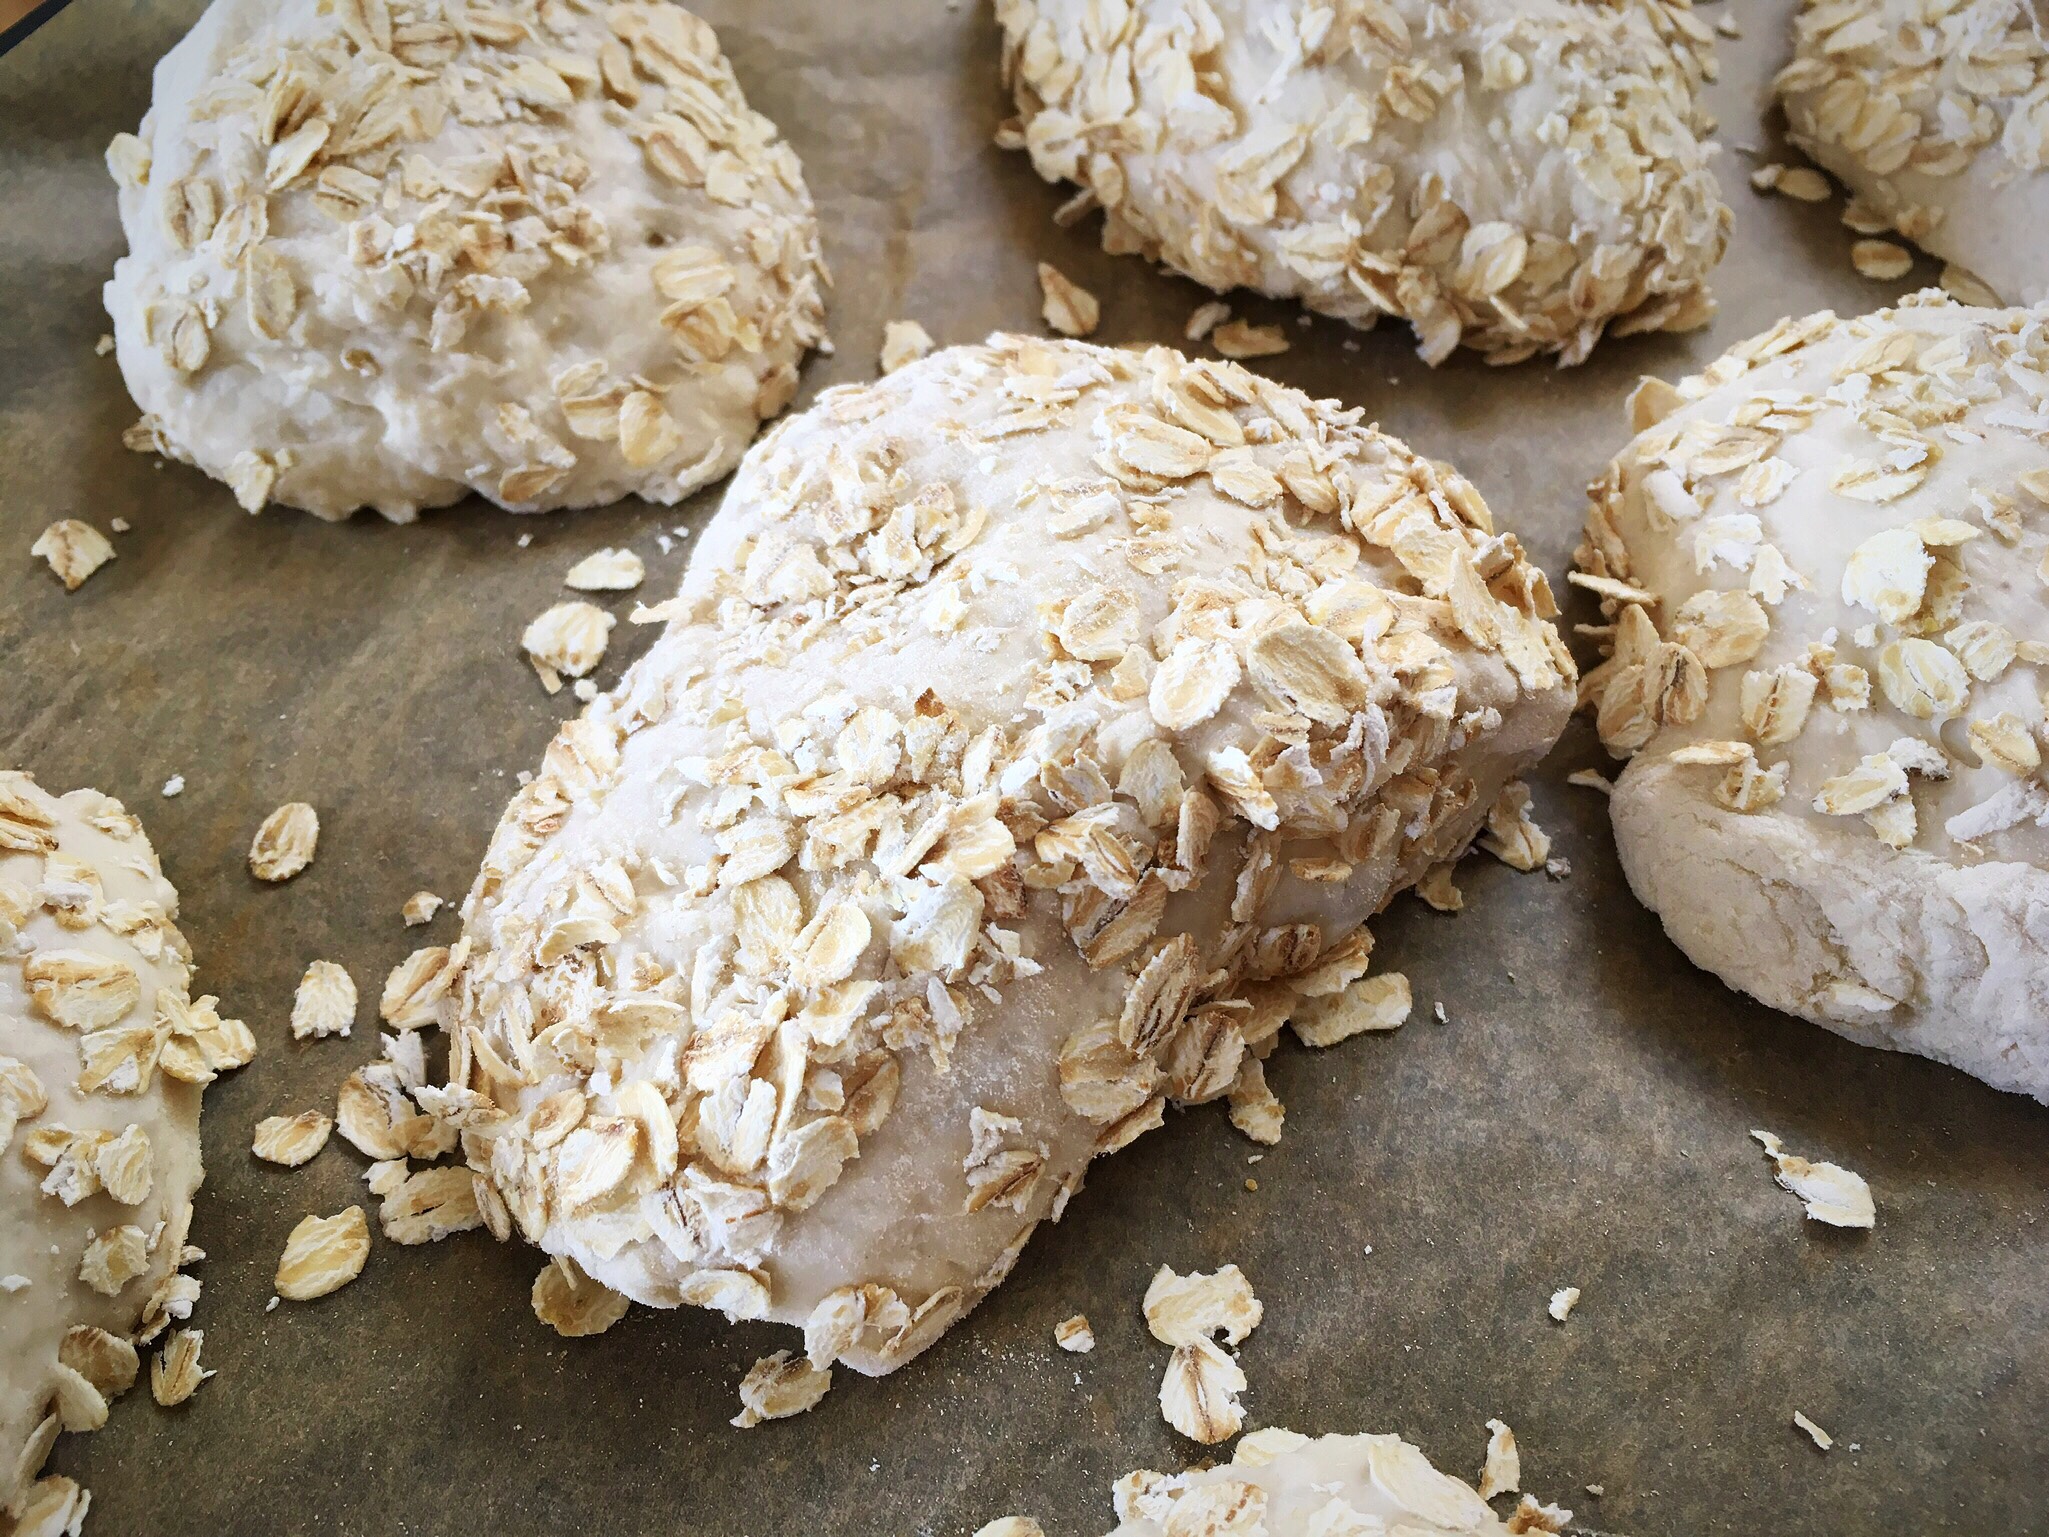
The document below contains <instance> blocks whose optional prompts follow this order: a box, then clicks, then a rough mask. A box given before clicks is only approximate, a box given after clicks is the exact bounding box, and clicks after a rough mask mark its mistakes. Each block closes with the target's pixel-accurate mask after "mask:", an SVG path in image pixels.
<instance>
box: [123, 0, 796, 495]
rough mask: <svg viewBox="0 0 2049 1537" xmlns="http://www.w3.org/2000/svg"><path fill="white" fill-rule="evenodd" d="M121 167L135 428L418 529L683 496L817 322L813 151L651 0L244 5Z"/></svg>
mask: <svg viewBox="0 0 2049 1537" xmlns="http://www.w3.org/2000/svg"><path fill="white" fill-rule="evenodd" d="M156 81H157V94H156V99H155V101H154V102H153V104H152V107H151V110H150V114H149V116H148V117H147V118H145V119H144V121H143V123H142V125H141V128H140V131H139V132H138V133H137V134H121V135H118V136H117V137H116V138H115V139H114V141H113V143H112V144H111V145H110V146H109V148H108V152H107V160H108V164H109V167H110V169H111V170H112V172H113V174H114V178H115V180H116V182H117V183H118V185H119V188H120V201H121V215H122V222H123V226H124V228H125V229H126V231H127V234H128V239H129V244H130V254H129V255H128V256H127V257H126V258H124V259H123V260H122V261H121V262H120V263H119V264H118V265H117V266H116V268H115V275H114V278H113V281H112V282H111V283H110V284H109V285H108V288H107V304H108V309H109V312H110V313H111V314H112V316H113V319H114V332H115V337H116V341H117V344H118V351H119V357H120V362H121V368H122V372H123V375H124V376H125V377H126V379H127V381H128V385H129V388H130V390H131V392H132V393H133V394H134V396H135V398H136V401H137V403H138V404H139V405H140V406H141V407H142V409H143V411H144V413H145V414H144V416H143V418H142V421H141V422H140V423H139V424H138V425H137V426H136V427H135V428H134V429H133V430H132V431H131V432H130V434H129V441H130V444H131V446H133V447H136V448H139V449H142V450H144V451H147V452H151V453H158V454H164V455H167V456H170V457H173V458H177V459H181V460H185V461H188V462H191V463H195V464H197V465H199V467H200V468H202V469H204V470H205V471H207V473H209V474H211V475H213V476H215V477H216V478H218V479H221V480H224V481H226V482H227V483H228V485H229V486H230V487H232V488H233V490H234V493H235V496H236V497H237V499H238V500H239V501H240V502H241V503H242V505H243V506H245V507H247V508H248V509H249V510H251V511H256V510H259V509H261V508H262V507H263V506H264V505H265V504H266V503H269V502H273V501H276V502H281V503H285V504H288V505H293V506H301V507H306V508H308V509H310V510H312V511H314V512H316V513H318V514H320V515H321V516H323V517H333V518H339V517H345V516H347V515H348V514H349V513H350V512H351V511H353V510H354V509H355V508H357V507H359V506H364V505H369V506H374V507H375V508H377V509H378V510H379V511H380V512H382V513H384V514H385V516H387V517H390V518H393V519H398V520H404V519H409V518H411V517H413V516H414V515H415V514H416V513H417V512H418V510H419V509H420V508H422V507H427V506H437V505H440V504H443V503H446V502H451V501H454V500H456V499H457V498H458V497H460V496H462V495H463V494H465V493H466V492H468V491H471V490H474V491H477V492H478V493H480V494H482V495H484V496H487V497H489V498H491V499H492V500H494V501H496V502H498V503H500V504H501V505H504V506H507V507H512V508H517V509H526V510H536V509H545V508H551V507H562V506H590V505H596V504H601V503H607V502H612V501H616V500H618V499H619V498H620V497H621V496H623V495H626V494H629V493H631V494H636V495H639V496H642V497H645V498H647V499H649V500H651V501H656V502H663V503H673V502H675V501H677V500H679V499H680V498H681V497H683V496H685V495H687V494H689V493H690V492H691V491H693V490H695V489H697V488H698V487H699V486H702V485H704V484H706V483H708V482H709V481H711V480H714V479H716V478H718V477H719V476H721V475H723V474H725V473H726V472H727V471H728V470H730V469H731V468H732V466H733V464H734V463H735V462H737V460H738V458H739V456H740V454H741V452H742V451H743V450H744V449H745V448H746V446H747V443H748V441H749V439H751V438H752V437H753V435H754V433H755V431H756V428H757V425H758V423H759V422H760V421H761V420H762V419H765V418H767V417H771V416H774V415H775V414H777V413H778V412H780V411H781V410H782V409H783V407H784V406H785V405H786V404H788V402H789V400H790V398H791V396H792V394H793V393H794V391H795V389H796V383H797V364H798V361H799V359H800V358H801V357H802V355H803V353H804V351H805V349H807V348H808V347H810V346H812V345H814V344H816V343H818V342H819V341H821V340H822V339H823V335H824V332H823V302H822V298H821V293H820V289H821V285H822V283H823V282H824V281H825V273H824V268H823V265H822V263H821V261H820V258H819V255H818V232H817V226H816V222H815V220H814V218H813V215H812V208H811V199H810V195H809V193H808V192H807V191H806V189H805V186H804V182H803V176H802V172H801V169H800V168H799V166H798V164H797V159H796V156H795V154H794V153H793V152H792V151H791V149H790V148H789V146H788V145H787V144H785V143H784V142H782V140H781V139H780V138H779V136H778V134H777V131H776V128H775V126H774V124H772V123H770V122H769V121H768V120H767V119H766V118H764V117H762V116H761V115H760V114H759V113H756V112H754V111H753V110H751V109H750V108H749V107H748V105H747V102H746V100H745V98H744V96H743V95H742V93H741V90H740V87H739V85H738V83H737V81H736V80H735V79H734V77H733V72H732V69H731V67H730V65H728V63H727V62H726V59H725V57H724V55H723V54H722V53H721V52H720V51H719V47H718V40H717V38H716V37H715V36H714V34H713V32H712V29H711V28H710V27H709V26H708V25H706V24H705V23H704V22H703V21H701V20H699V19H698V18H697V17H696V16H694V15H692V14H691V13H690V12H688V11H686V10H684V9H683V8H682V7H680V6H677V5H672V4H667V3H655V0H628V3H624V4H618V5H611V6H605V7H589V6H583V5H570V4H559V3H555V0H497V3H494V4H479V5H461V4H456V3H454V0H341V3H337V4H327V3H324V0H323V3H315V0H288V3H285V4H281V5H276V4H271V3H268V0H223V3H221V4H218V5H216V6H214V7H213V8H212V9H211V10H210V11H209V12H208V14H207V15H206V16H205V17H203V18H202V19H201V21H200V22H199V24H198V25H197V26H196V27H194V28H193V30H192V32H191V33H190V34H189V35H188V36H187V37H186V38H185V39H184V41H183V42H181V43H180V44H179V45H178V47H177V48H175V49H173V50H172V52H171V54H170V55H169V56H168V57H167V58H166V59H165V61H164V63H163V65H162V67H160V68H159V70H158V72H157V77H156Z"/></svg>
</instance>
